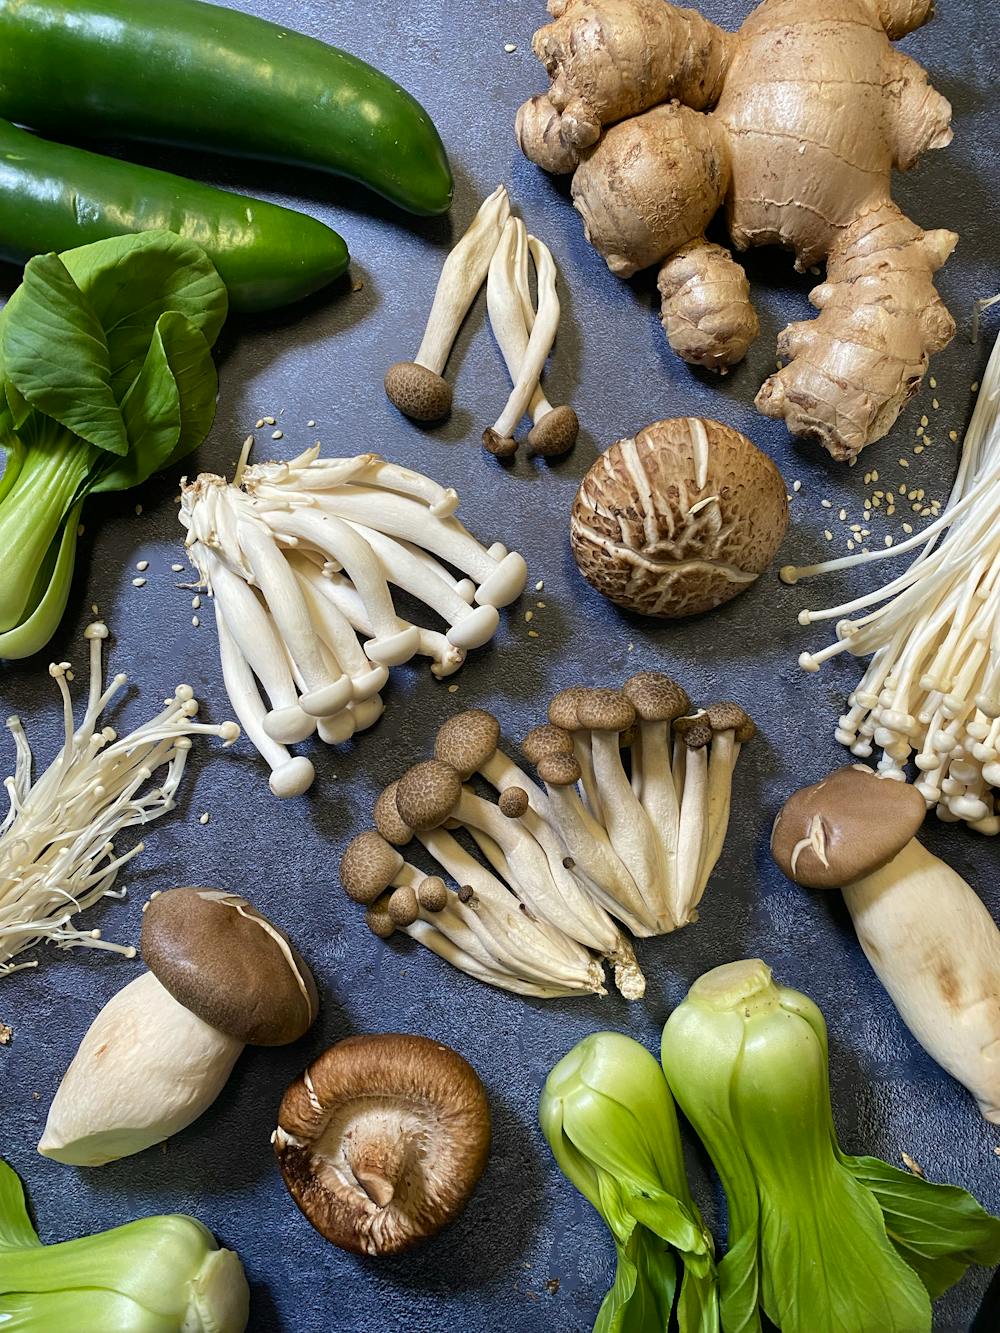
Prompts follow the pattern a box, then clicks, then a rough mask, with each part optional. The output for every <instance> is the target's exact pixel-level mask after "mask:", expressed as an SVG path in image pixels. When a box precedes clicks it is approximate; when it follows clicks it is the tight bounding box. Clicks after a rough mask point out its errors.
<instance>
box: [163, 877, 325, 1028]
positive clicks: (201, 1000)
mask: <svg viewBox="0 0 1000 1333" xmlns="http://www.w3.org/2000/svg"><path fill="white" fill-rule="evenodd" d="M140 943H141V949H142V959H143V962H144V963H145V964H146V966H147V967H148V968H149V970H150V971H151V972H152V973H153V974H154V975H155V976H156V978H157V980H158V981H159V982H160V984H161V985H162V986H163V987H164V988H165V989H166V990H168V991H169V992H170V994H171V995H172V996H173V997H174V999H175V1000H176V1001H177V1002H178V1003H179V1004H182V1005H184V1007H185V1008H186V1009H189V1010H190V1011H191V1012H192V1013H193V1014H197V1016H198V1017H199V1018H200V1019H202V1021H203V1022H205V1023H209V1024H210V1025H211V1026H212V1027H214V1028H217V1029H218V1031H220V1032H224V1033H225V1034H226V1035H227V1036H229V1037H233V1038H235V1039H236V1040H237V1041H240V1042H245V1043H248V1044H251V1045H254V1046H284V1045H287V1044H288V1043H289V1042H292V1041H297V1040H298V1039H299V1037H301V1036H302V1034H303V1033H304V1032H306V1030H307V1029H308V1028H309V1027H311V1026H312V1024H313V1022H314V1021H315V1018H316V1015H317V1014H318V1013H319V995H318V993H317V991H316V983H315V981H314V980H313V975H312V973H311V972H310V970H309V968H308V967H307V966H306V964H305V962H304V961H303V960H302V958H301V956H300V955H299V953H298V950H297V949H296V948H295V946H294V945H293V944H292V942H291V941H290V940H289V938H288V936H287V935H286V934H285V932H284V931H283V930H280V929H279V928H278V927H277V926H276V925H274V924H273V922H271V921H269V920H268V919H267V917H265V916H263V915H262V914H261V913H260V912H258V911H257V909H256V908H254V907H252V906H251V905H250V903H248V902H247V900H246V899H245V898H242V897H240V895H239V894H236V893H226V892H224V891H223V890H221V889H202V888H181V889H169V890H167V892H166V893H158V894H155V895H154V896H153V898H152V899H151V900H150V902H149V903H148V904H147V906H146V909H145V911H144V913H143V918H142V935H141V941H140Z"/></svg>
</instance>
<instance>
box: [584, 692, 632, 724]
mask: <svg viewBox="0 0 1000 1333" xmlns="http://www.w3.org/2000/svg"><path fill="white" fill-rule="evenodd" d="M576 716H577V720H578V722H579V724H580V726H581V727H585V728H586V729H587V731H617V732H621V731H628V729H629V727H631V726H632V725H633V724H634V723H635V708H634V707H633V706H632V703H631V702H630V701H629V699H628V698H627V697H626V696H625V695H624V694H623V693H622V692H621V690H585V691H584V692H583V694H582V695H581V696H580V699H579V702H578V703H577V706H576Z"/></svg>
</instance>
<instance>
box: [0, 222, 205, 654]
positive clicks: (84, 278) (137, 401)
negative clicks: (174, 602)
mask: <svg viewBox="0 0 1000 1333" xmlns="http://www.w3.org/2000/svg"><path fill="white" fill-rule="evenodd" d="M226 311H227V296H226V288H225V285H224V283H223V281H222V279H221V278H220V277H219V275H218V273H217V272H216V270H215V268H214V267H213V265H212V262H211V260H209V258H208V256H207V255H206V254H205V252H204V251H203V250H201V249H200V248H199V247H198V246H197V245H194V244H192V243H191V242H190V241H185V240H182V239H181V238H180V237H179V236H175V235H173V234H172V233H171V232H163V231H153V232H145V233H142V234H141V235H135V236H118V237H114V238H112V239H110V240H105V241H97V242H95V243H94V244H93V245H84V246H81V247H80V248H78V249H76V250H67V251H66V252H65V253H64V254H61V255H57V254H47V255H38V256H37V257H36V258H34V259H32V260H31V261H30V262H29V263H28V265H27V266H26V268H25V270H24V279H23V281H22V283H21V285H20V287H18V288H17V290H16V291H15V292H14V294H13V295H12V296H11V298H10V300H9V301H8V302H7V304H6V306H4V308H3V310H2V311H0V451H2V453H3V454H5V455H6V465H5V468H4V472H3V476H2V477H0V566H2V568H3V571H4V577H3V580H2V584H0V657H6V658H11V657H27V656H28V655H29V654H31V653H34V652H37V651H38V650H39V649H40V648H43V647H44V646H45V644H46V643H47V642H48V640H49V639H50V638H51V636H52V634H53V632H54V631H55V628H56V626H57V625H58V623H59V619H60V617H61V616H62V613H63V611H64V609H65V606H66V600H67V597H68V596H69V587H70V581H71V579H72V575H73V562H74V558H75V554H76V542H77V528H78V522H79V518H80V510H81V506H82V504H83V501H84V500H85V499H86V497H87V496H88V495H93V494H95V493H97V492H99V491H122V490H127V489H128V488H129V487H131V486H138V485H139V483H140V482H143V481H145V480H146V478H147V477H149V476H151V475H152V474H153V473H154V472H159V471H160V470H161V469H163V468H165V467H169V466H170V465H171V464H172V463H175V462H177V461H178V460H179V459H181V458H183V457H184V455H185V454H188V453H190V451H191V450H192V449H194V448H195V446H196V445H198V444H200V443H201V441H202V440H203V439H204V438H205V435H206V434H207V433H208V429H209V427H210V426H211V424H212V420H213V417H214V415H215V400H216V393H217V388H218V384H217V379H216V373H215V366H214V364H213V362H212V355H211V350H210V349H211V345H212V343H213V342H214V341H215V339H216V337H217V335H218V333H219V330H220V328H221V327H222V324H223V321H224V320H225V318H226Z"/></svg>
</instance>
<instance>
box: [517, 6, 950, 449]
mask: <svg viewBox="0 0 1000 1333" xmlns="http://www.w3.org/2000/svg"><path fill="white" fill-rule="evenodd" d="M931 8H932V5H931V0H763V3H762V4H760V5H758V7H757V9H755V10H754V11H753V13H752V14H751V15H750V16H749V18H748V19H747V20H746V21H745V22H744V24H743V26H742V28H741V29H740V31H739V32H738V33H736V34H731V33H727V32H724V31H722V29H720V28H717V27H716V26H715V25H714V24H712V23H709V22H708V21H707V20H706V19H703V18H702V17H701V16H700V15H699V14H698V13H696V12H695V11H694V10H688V9H679V8H677V7H675V6H674V5H671V4H668V3H665V0H549V10H550V12H551V13H552V15H553V16H554V19H555V21H554V22H553V23H550V24H548V25H547V26H546V27H544V28H542V29H540V30H539V32H537V33H536V34H535V39H534V44H533V45H534V50H535V53H536V55H537V56H538V57H539V59H540V60H541V61H542V62H543V64H544V65H545V68H546V70H547V72H548V74H549V77H550V80H551V86H550V88H549V91H548V93H547V94H545V95H540V96H536V97H533V98H531V99H530V100H529V101H528V102H526V103H525V104H524V106H522V107H521V110H520V111H519V113H518V118H517V137H518V142H519V143H520V145H521V148H522V150H523V151H524V152H525V154H526V155H527V156H528V157H529V158H531V159H532V160H533V161H535V162H537V163H538V164H539V165H540V166H542V167H544V168H545V169H546V170H548V171H554V172H569V171H573V172H574V173H575V174H574V177H573V184H572V194H573V202H574V206H575V207H576V209H577V210H578V212H579V213H580V214H581V216H582V218H583V220H584V227H585V230H586V234H587V237H588V239H589V240H590V242H591V243H592V244H593V245H594V246H595V248H596V249H597V250H598V251H599V252H600V253H601V254H602V255H603V256H604V258H605V260H606V261H607V263H608V266H609V268H610V269H611V270H612V272H615V273H618V274H620V275H621V276H626V277H627V276H629V275H630V274H632V273H635V272H637V271H638V270H639V269H642V268H646V267H648V266H650V265H654V264H659V265H661V268H660V273H659V284H658V285H659V289H660V293H661V297H662V319H663V327H664V330H665V331H666V334H667V338H668V340H669V342H670V345H671V346H672V347H673V348H674V350H675V351H676V352H678V354H679V355H680V356H682V357H683V358H684V359H685V360H686V361H689V362H691V363H693V364H696V365H700V366H704V367H708V368H711V369H715V370H719V371H725V369H726V368H728V367H729V366H730V365H733V364H734V363H736V362H737V361H739V360H741V359H742V357H743V356H744V355H745V354H746V351H747V348H748V347H749V346H750V343H751V342H752V341H753V339H754V337H755V336H756V333H757V331H758V324H757V317H756V315H755V313H754V311H753V308H752V306H751V304H750V300H749V286H748V284H747V280H746V276H745V274H744V273H743V271H742V269H741V268H740V267H739V265H737V264H736V262H735V261H734V260H733V259H732V257H731V256H730V255H729V254H728V252H727V251H725V250H724V249H723V248H722V247H721V246H718V245H714V244H711V243H709V242H708V241H706V240H705V235H704V233H705V228H706V227H707V225H708V223H709V222H710V221H711V219H712V217H713V216H714V214H715V213H716V211H717V210H718V208H719V207H720V206H722V205H724V206H725V211H726V216H727V220H728V225H729V231H730V235H731V237H732V241H733V245H734V247H735V248H736V249H737V250H745V249H747V248H748V247H750V246H756V245H781V246H784V247H785V248H787V249H790V250H792V251H793V252H794V254H795V266H796V268H797V269H798V270H799V271H804V270H805V269H808V268H810V267H811V266H813V265H815V264H818V263H820V262H822V261H823V260H825V261H826V263H827V275H826V281H825V282H822V283H820V284H819V286H817V287H815V288H814V289H813V291H812V292H811V293H810V298H809V299H810V301H811V302H812V304H813V305H814V306H815V307H816V308H817V309H818V310H819V312H820V313H819V315H818V317H817V318H816V319H814V320H812V321H800V322H798V323H795V324H791V325H789V327H788V328H787V329H785V330H784V332H783V333H782V334H781V335H780V337H779V340H778V353H779V356H780V357H782V358H783V359H785V360H786V361H787V364H786V365H785V366H784V367H783V368H782V369H781V370H779V371H778V372H777V373H776V374H774V375H772V376H770V378H769V379H768V380H767V381H766V382H765V384H764V385H763V386H762V388H761V390H760V392H759V393H758V395H757V406H758V407H759V408H760V410H761V411H762V412H764V413H766V414H767V415H768V416H772V417H783V418H784V419H785V421H786V423H787V425H788V428H789V430H790V431H792V432H793V433H794V434H797V435H805V436H811V437H814V438H816V439H818V440H820V441H821V442H822V443H823V444H824V446H825V447H826V448H827V449H828V450H829V451H830V453H831V454H833V456H834V457H835V458H839V459H845V460H849V459H852V458H854V457H856V455H857V454H858V453H859V452H860V451H861V449H863V448H864V447H865V446H866V445H868V444H871V443H872V442H873V441H874V440H878V439H880V438H881V437H882V436H884V435H885V434H886V433H887V432H888V431H889V430H890V428H891V427H892V425H893V423H894V421H895V420H896V418H897V416H898V415H899V413H900V411H901V410H902V408H903V406H904V405H905V403H906V401H907V400H908V399H909V398H910V397H911V395H912V394H913V393H915V392H916V390H917V389H918V387H919V385H920V382H921V380H922V378H923V376H924V374H925V372H926V370H927V366H928V360H929V357H930V356H931V354H933V353H934V352H937V351H940V350H941V348H943V347H944V346H946V344H947V343H948V342H949V341H950V339H951V338H952V336H953V334H954V331H955V330H954V322H953V321H952V319H951V316H950V315H949V314H948V311H947V310H946V309H945V307H944V305H943V303H942V302H941V299H940V297H939V296H938V294H937V292H936V290H935V288H934V283H933V275H934V273H935V272H936V270H937V269H938V268H939V267H940V266H941V264H943V263H944V261H945V260H946V259H947V257H948V255H949V254H950V253H951V251H952V249H953V248H954V246H955V244H956V242H957V239H958V238H957V236H955V234H954V233H953V232H949V231H943V230H938V231H931V232H923V231H922V230H921V229H920V228H919V227H918V226H917V225H916V224H915V223H913V222H910V221H909V220H908V219H907V218H905V217H904V216H903V214H902V213H901V212H900V211H899V209H898V208H897V207H896V206H895V204H893V202H892V195H891V175H892V171H893V168H896V169H897V170H906V169H907V168H909V167H911V166H913V165H914V164H915V163H916V161H917V160H918V158H919V157H920V155H921V154H922V153H923V152H924V151H926V150H927V149H930V148H941V147H944V146H945V145H946V144H948V143H949V142H950V140H951V129H950V120H951V107H950V106H949V104H948V102H947V101H946V100H945V99H944V98H943V97H942V96H941V95H940V94H939V93H937V92H935V90H934V89H933V88H931V86H930V84H929V83H928V81H927V77H926V74H925V73H924V70H923V69H922V68H921V67H920V66H919V65H918V64H916V63H915V62H914V61H912V60H910V59H909V58H908V57H907V56H905V55H902V54H901V53H900V52H898V51H897V50H895V49H894V48H893V46H892V45H891V41H892V40H895V39H897V38H899V37H903V36H905V35H906V33H908V32H911V31H912V30H913V29H914V28H916V27H919V26H920V25H921V24H922V23H925V22H926V21H927V19H928V18H929V17H930V13H931Z"/></svg>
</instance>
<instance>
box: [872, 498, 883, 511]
mask: <svg viewBox="0 0 1000 1333" xmlns="http://www.w3.org/2000/svg"><path fill="white" fill-rule="evenodd" d="M872 504H873V506H874V507H875V508H876V509H881V508H882V497H881V495H873V496H872Z"/></svg>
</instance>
